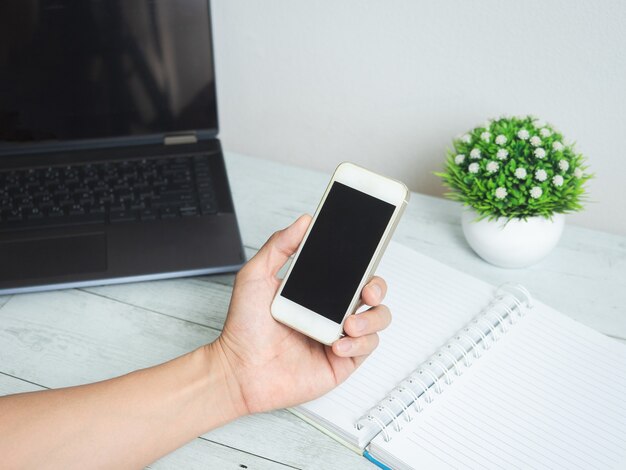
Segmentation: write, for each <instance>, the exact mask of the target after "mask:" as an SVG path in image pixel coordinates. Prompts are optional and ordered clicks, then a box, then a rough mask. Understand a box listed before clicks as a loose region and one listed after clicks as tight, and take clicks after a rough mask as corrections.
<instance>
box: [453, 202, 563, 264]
mask: <svg viewBox="0 0 626 470" xmlns="http://www.w3.org/2000/svg"><path fill="white" fill-rule="evenodd" d="M477 218H478V215H477V214H476V212H474V211H472V210H467V211H464V212H463V216H462V226H463V233H464V234H465V239H466V240H467V243H469V245H470V246H471V247H472V249H473V250H474V251H475V252H476V253H477V254H478V255H479V256H480V257H481V258H483V259H484V260H485V261H488V262H489V263H491V264H495V265H496V266H500V267H503V268H523V267H526V266H530V265H531V264H534V263H537V262H538V261H539V260H541V259H542V258H544V257H545V256H546V255H547V254H548V253H550V251H552V249H553V248H554V247H555V246H556V244H557V243H558V241H559V239H560V238H561V234H562V233H563V225H564V224H565V217H564V216H563V214H555V215H554V216H553V217H552V220H549V219H546V218H544V217H529V218H528V219H527V220H521V219H512V220H510V221H509V222H507V219H506V218H499V219H496V220H492V221H488V220H487V219H483V220H481V221H480V222H475V220H476V219H477Z"/></svg>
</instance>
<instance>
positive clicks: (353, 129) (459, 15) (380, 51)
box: [213, 0, 626, 234]
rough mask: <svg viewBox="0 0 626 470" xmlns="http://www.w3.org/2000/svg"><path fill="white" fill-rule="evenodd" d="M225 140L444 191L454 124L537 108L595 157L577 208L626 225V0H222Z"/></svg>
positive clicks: (611, 226) (219, 56) (593, 221)
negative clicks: (440, 173)
mask: <svg viewBox="0 0 626 470" xmlns="http://www.w3.org/2000/svg"><path fill="white" fill-rule="evenodd" d="M213 14H214V18H213V24H214V30H215V41H216V67H217V79H218V98H219V105H220V120H221V137H222V141H223V143H224V147H225V148H226V149H227V150H233V151H237V152H241V153H245V154H248V155H253V156H259V157H265V158H271V159H275V160H279V161H284V162H289V163H293V164H297V165H302V166H307V167H311V168H316V169H320V170H324V171H326V172H331V171H332V169H333V168H334V167H335V166H336V164H337V163H338V162H340V161H342V160H352V161H354V162H357V163H360V164H362V165H365V166H368V167H370V168H372V169H375V170H378V171H380V172H383V173H386V174H389V175H391V176H394V177H397V178H400V179H402V180H403V181H405V182H406V183H407V184H408V185H409V187H410V188H411V189H413V190H415V191H419V192H422V193H427V194H432V195H441V194H442V193H443V189H442V187H441V185H440V182H439V180H438V178H436V177H434V176H433V175H432V172H433V171H435V170H439V169H440V168H441V164H442V161H443V158H444V153H445V149H446V147H447V146H449V145H450V140H451V138H452V137H453V136H455V135H457V134H459V133H461V132H463V131H465V130H466V129H468V128H470V127H472V126H474V125H475V124H478V123H481V122H483V121H484V120H485V119H486V118H488V117H494V116H499V115H501V114H527V113H531V114H535V115H537V116H539V117H541V118H543V119H546V120H547V121H548V122H551V123H552V124H554V125H556V126H557V127H558V128H559V129H560V130H561V131H562V132H563V133H564V134H565V136H566V137H568V138H569V139H570V140H573V141H576V142H577V149H578V150H579V151H580V152H582V153H584V154H585V155H587V156H588V158H589V163H590V165H591V170H592V171H594V172H595V173H596V174H597V178H596V179H595V180H593V181H592V182H591V183H590V190H591V191H590V196H591V198H592V199H593V200H594V201H596V202H594V203H592V204H589V205H588V207H587V210H586V211H585V212H583V213H580V214H576V215H573V216H570V218H569V223H574V224H579V225H585V226H588V227H592V228H597V229H602V230H607V231H610V232H615V233H621V234H626V210H625V209H624V206H625V205H626V189H624V187H625V186H626V145H624V143H623V142H624V141H625V139H626V27H625V25H626V2H624V1H602V2H594V1H588V0H586V1H583V0H576V1H574V0H533V1H522V2H514V1H508V2H504V1H497V0H480V1H460V0H458V1H425V0H386V1H384V0H265V1H258V0H214V2H213Z"/></svg>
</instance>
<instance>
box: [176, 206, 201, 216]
mask: <svg viewBox="0 0 626 470" xmlns="http://www.w3.org/2000/svg"><path fill="white" fill-rule="evenodd" d="M180 215H182V216H183V217H186V216H190V215H198V208H197V207H196V206H185V207H181V208H180Z"/></svg>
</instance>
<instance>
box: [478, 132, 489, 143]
mask: <svg viewBox="0 0 626 470" xmlns="http://www.w3.org/2000/svg"><path fill="white" fill-rule="evenodd" d="M480 138H481V139H483V140H484V141H485V142H489V141H490V140H491V132H483V133H482V134H480Z"/></svg>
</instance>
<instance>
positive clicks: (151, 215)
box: [139, 209, 157, 220]
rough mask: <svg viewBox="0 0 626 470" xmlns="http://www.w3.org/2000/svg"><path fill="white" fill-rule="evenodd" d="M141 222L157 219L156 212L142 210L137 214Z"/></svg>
mask: <svg viewBox="0 0 626 470" xmlns="http://www.w3.org/2000/svg"><path fill="white" fill-rule="evenodd" d="M139 216H140V217H141V220H155V219H156V218H157V214H156V211H154V210H153V209H144V210H142V211H141V212H140V213H139Z"/></svg>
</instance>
